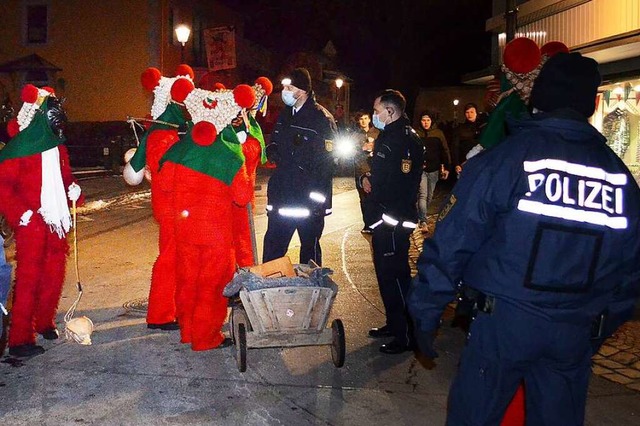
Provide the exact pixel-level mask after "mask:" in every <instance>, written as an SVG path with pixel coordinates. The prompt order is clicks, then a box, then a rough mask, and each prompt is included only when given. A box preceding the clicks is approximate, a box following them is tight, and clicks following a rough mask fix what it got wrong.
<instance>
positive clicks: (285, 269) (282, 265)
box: [249, 256, 296, 278]
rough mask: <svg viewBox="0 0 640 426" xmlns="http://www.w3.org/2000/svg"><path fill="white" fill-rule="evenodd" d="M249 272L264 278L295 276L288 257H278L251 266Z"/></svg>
mask: <svg viewBox="0 0 640 426" xmlns="http://www.w3.org/2000/svg"><path fill="white" fill-rule="evenodd" d="M249 271H251V272H253V273H254V274H257V275H260V276H261V277H265V278H281V277H295V276H296V273H295V271H294V270H293V264H292V263H291V259H289V256H284V257H280V258H278V259H273V260H271V261H269V262H267V263H263V264H261V265H255V266H252V267H250V268H249Z"/></svg>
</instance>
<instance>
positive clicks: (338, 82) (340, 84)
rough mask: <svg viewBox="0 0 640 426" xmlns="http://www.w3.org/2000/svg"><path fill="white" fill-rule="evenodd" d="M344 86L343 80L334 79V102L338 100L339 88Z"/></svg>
mask: <svg viewBox="0 0 640 426" xmlns="http://www.w3.org/2000/svg"><path fill="white" fill-rule="evenodd" d="M343 84H344V80H343V79H341V78H336V101H339V100H340V88H341V87H342V85H343Z"/></svg>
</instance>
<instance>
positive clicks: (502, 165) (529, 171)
mask: <svg viewBox="0 0 640 426" xmlns="http://www.w3.org/2000/svg"><path fill="white" fill-rule="evenodd" d="M570 113H571V111H570V110H569V111H568V112H567V114H566V115H568V116H571V114H570ZM574 114H575V113H574ZM558 115H559V114H555V115H554V116H551V115H542V114H538V115H537V116H534V118H533V119H530V120H527V121H520V122H516V123H510V127H511V129H510V131H511V133H510V134H511V136H509V137H508V138H507V139H506V140H505V141H504V142H502V143H501V144H500V145H498V146H496V147H494V148H492V149H490V150H488V151H485V152H484V153H483V154H480V155H478V156H476V157H474V158H472V159H471V160H469V162H468V163H467V165H466V167H465V169H464V171H463V172H462V175H461V179H460V181H459V182H458V184H457V185H456V186H455V187H454V189H453V191H452V194H451V196H450V199H449V201H448V203H447V204H446V205H445V206H444V207H443V209H442V210H441V212H440V214H439V217H438V222H437V226H436V232H435V234H434V236H433V238H431V239H428V240H425V244H424V248H423V252H422V254H421V256H420V258H419V261H418V276H417V277H416V279H415V280H414V282H413V285H412V290H411V294H410V296H409V300H408V305H409V310H410V312H411V314H412V316H413V317H414V319H415V320H416V325H417V326H418V328H419V329H421V330H423V331H430V330H434V329H435V328H436V327H437V325H438V322H439V319H440V315H441V313H442V311H443V309H444V307H445V305H446V304H447V303H448V302H449V301H451V300H453V297H454V293H455V287H456V283H457V282H458V281H459V280H462V281H463V282H464V283H466V284H467V285H468V286H470V287H472V288H475V289H477V290H480V291H481V292H483V293H485V294H486V295H489V296H493V297H494V298H495V303H496V304H498V303H509V304H512V305H516V306H518V307H520V308H521V309H522V310H525V311H527V312H529V313H531V314H534V315H539V316H541V317H543V318H545V319H549V320H552V321H556V322H560V323H562V322H564V323H573V324H577V325H588V324H590V323H591V322H592V321H593V320H594V319H595V318H596V317H598V316H599V314H600V313H602V312H603V311H605V310H608V311H609V313H610V314H611V318H613V319H615V320H616V321H617V322H616V324H617V325H619V324H621V323H622V322H624V321H626V320H627V319H628V318H629V316H630V315H631V313H632V312H633V307H634V299H635V297H637V293H638V284H639V281H640V262H638V259H640V257H639V256H640V238H639V237H640V235H639V226H640V225H639V219H638V215H639V209H638V207H639V206H640V191H639V189H638V185H637V184H636V182H635V180H634V178H633V177H632V175H631V174H630V173H629V171H628V169H627V167H626V166H625V165H624V164H623V163H622V161H621V160H620V158H618V157H617V156H616V154H615V153H614V152H613V151H612V150H611V149H609V147H608V146H607V145H606V140H605V138H604V137H603V136H602V135H600V133H598V131H597V130H596V129H595V128H593V127H592V126H591V125H589V124H588V123H587V122H586V120H584V119H582V121H578V120H576V119H570V118H565V117H563V116H558ZM536 117H537V118H536ZM514 320H515V319H514ZM616 324H614V326H613V328H612V330H615V328H617V325H616Z"/></svg>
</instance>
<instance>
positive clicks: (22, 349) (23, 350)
mask: <svg viewBox="0 0 640 426" xmlns="http://www.w3.org/2000/svg"><path fill="white" fill-rule="evenodd" d="M43 353H44V348H43V347H42V346H38V345H35V344H33V343H29V344H27V345H19V346H10V347H9V355H11V356H15V357H16V358H27V357H30V356H36V355H40V354H43Z"/></svg>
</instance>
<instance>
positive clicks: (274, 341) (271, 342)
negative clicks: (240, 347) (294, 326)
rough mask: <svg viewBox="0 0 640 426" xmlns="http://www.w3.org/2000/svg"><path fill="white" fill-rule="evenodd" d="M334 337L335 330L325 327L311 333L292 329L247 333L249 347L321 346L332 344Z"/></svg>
mask: <svg viewBox="0 0 640 426" xmlns="http://www.w3.org/2000/svg"><path fill="white" fill-rule="evenodd" d="M332 339H333V332H332V330H331V329H330V328H325V329H324V330H322V331H321V332H320V333H318V332H316V331H313V332H309V333H302V332H296V331H293V330H290V331H286V332H285V331H280V332H273V333H257V332H249V333H248V334H247V347H249V348H279V347H295V346H320V345H330V344H331V343H332Z"/></svg>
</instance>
